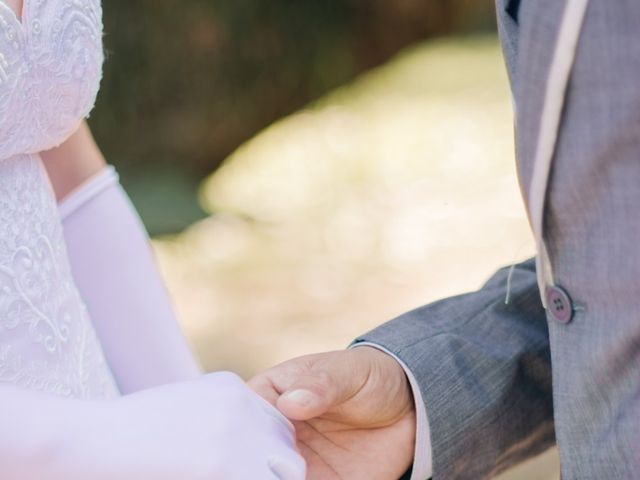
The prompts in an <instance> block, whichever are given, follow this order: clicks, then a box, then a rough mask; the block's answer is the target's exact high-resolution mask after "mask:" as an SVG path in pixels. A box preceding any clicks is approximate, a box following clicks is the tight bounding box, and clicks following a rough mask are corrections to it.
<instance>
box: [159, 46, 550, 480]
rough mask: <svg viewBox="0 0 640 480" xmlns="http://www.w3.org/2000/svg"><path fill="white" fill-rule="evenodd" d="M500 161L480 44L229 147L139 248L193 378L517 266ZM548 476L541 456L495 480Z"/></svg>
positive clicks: (527, 244)
mask: <svg viewBox="0 0 640 480" xmlns="http://www.w3.org/2000/svg"><path fill="white" fill-rule="evenodd" d="M470 72H471V73H472V74H470ZM513 150H514V145H513V118H512V108H511V98H510V95H509V87H508V84H507V78H506V72H505V68H504V63H503V60H502V56H501V54H500V49H499V45H498V42H497V39H496V38H495V37H494V36H474V37H467V38H465V39H460V38H452V39H443V40H438V41H435V42H433V41H429V42H423V43H420V44H418V45H416V46H414V47H411V48H409V49H406V50H404V51H403V52H402V53H401V54H399V55H397V56H396V57H395V58H394V59H393V60H392V61H389V62H387V63H386V64H385V65H383V66H381V67H379V68H376V69H373V70H371V71H369V72H367V73H366V74H364V75H360V76H359V77H358V78H357V79H356V80H354V81H352V82H350V83H349V84H348V85H345V86H343V87H341V88H338V89H335V90H333V91H332V92H330V93H329V94H327V95H324V96H323V97H322V98H320V99H318V100H317V101H315V102H313V103H311V104H309V105H307V106H306V107H305V108H304V109H302V110H300V111H297V112H296V113H295V114H293V115H289V116H287V117H286V118H284V119H282V120H281V121H278V122H275V123H274V124H273V125H271V126H270V127H269V128H267V129H266V130H264V131H262V132H261V133H260V134H259V135H257V136H255V137H254V138H253V139H252V140H251V141H248V142H246V143H244V144H243V146H242V147H241V148H239V149H237V150H236V151H235V153H234V154H233V155H231V156H230V157H229V158H228V159H227V161H226V162H225V164H224V166H223V167H222V168H220V169H219V170H217V171H216V172H215V173H214V174H212V175H211V176H210V177H209V178H208V180H207V181H206V182H204V184H203V187H202V189H201V197H202V202H203V204H204V205H205V207H206V209H207V210H208V211H209V212H210V213H211V215H210V216H209V217H208V218H206V219H204V220H202V221H200V222H197V223H196V224H194V225H193V226H191V227H190V228H188V229H187V230H185V231H184V232H183V233H181V234H180V235H177V236H174V237H164V238H162V239H156V240H155V241H154V244H155V247H156V252H157V255H158V259H159V261H160V265H161V267H162V270H163V273H164V275H165V278H166V280H167V284H168V287H169V289H170V291H171V293H172V296H173V298H174V300H175V305H176V307H177V311H178V312H179V314H180V317H181V319H182V322H183V326H184V327H185V331H186V332H187V334H188V336H189V338H190V339H191V341H192V343H193V345H194V347H195V349H196V351H197V352H198V354H199V356H200V358H201V360H202V361H203V364H204V365H205V367H206V368H207V369H208V370H217V369H230V370H233V371H236V372H238V373H240V374H242V375H243V376H245V377H249V376H251V375H252V374H254V373H256V372H258V371H261V370H264V369H265V368H268V367H270V366H271V365H273V364H275V363H278V362H280V361H283V360H286V359H288V358H292V357H294V356H297V355H303V354H308V353H313V352H317V351H326V350H332V349H341V348H344V347H345V346H346V345H348V344H349V342H350V341H351V340H352V339H353V338H355V337H356V336H358V335H360V334H362V333H363V332H365V331H367V330H369V329H371V328H373V327H375V326H376V325H378V324H380V323H382V322H384V321H386V320H388V319H390V318H392V317H394V316H395V315H398V314H400V313H402V312H406V311H408V310H409V309H411V308H414V307H416V306H418V305H423V304H425V303H428V302H430V301H434V300H436V299H439V298H442V297H445V296H449V295H454V294H456V293H461V292H465V291H470V290H473V289H475V288H477V287H478V286H479V285H481V284H482V283H483V281H484V280H486V278H487V277H488V276H489V275H490V274H491V273H492V272H493V271H495V269H496V268H498V267H499V266H503V265H505V264H509V263H513V262H515V261H518V260H520V259H522V258H524V257H527V256H530V255H531V254H532V253H533V250H534V246H533V242H532V239H531V234H530V229H529V226H528V222H527V219H526V215H525V213H524V209H523V205H522V200H521V198H520V193H519V190H518V183H517V181H516V178H515V162H514V158H513V157H514V155H513ZM505 294H506V292H505ZM557 478H558V455H557V452H556V451H555V450H552V451H550V452H548V453H547V454H545V455H543V456H542V457H541V458H539V459H536V460H533V461H531V462H528V463H527V464H525V465H523V466H521V467H519V468H518V469H516V470H513V471H511V472H508V473H505V474H504V475H502V476H500V477H499V478H498V479H496V480H553V479H557Z"/></svg>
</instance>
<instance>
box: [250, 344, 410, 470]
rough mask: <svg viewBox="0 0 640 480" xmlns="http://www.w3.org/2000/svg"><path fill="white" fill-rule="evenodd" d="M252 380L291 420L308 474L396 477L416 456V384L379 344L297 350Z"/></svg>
mask: <svg viewBox="0 0 640 480" xmlns="http://www.w3.org/2000/svg"><path fill="white" fill-rule="evenodd" d="M249 385H250V386H251V387H252V388H253V389H254V390H255V391H256V392H258V393H259V394H260V395H262V396H263V397H264V398H265V399H266V400H268V401H269V402H270V403H272V404H273V405H276V406H277V407H278V409H279V410H280V411H281V412H282V413H283V414H284V415H286V416H287V417H288V418H290V419H291V420H294V424H295V427H296V432H297V441H298V447H299V448H300V451H301V453H302V455H303V457H304V458H305V460H306V461H307V468H308V473H307V478H308V479H309V480H388V479H397V478H399V477H401V476H402V474H404V473H405V471H406V470H407V469H408V468H409V467H410V465H411V463H412V460H413V455H414V445H415V429H416V420H415V407H414V404H413V396H412V393H411V388H410V386H409V382H408V379H407V378H406V376H405V373H404V371H403V369H402V367H401V366H400V364H398V362H397V361H396V360H395V359H393V358H392V357H391V356H389V355H387V354H386V353H384V352H381V351H380V350H377V349H375V348H371V347H358V348H354V349H352V350H346V351H338V352H329V353H321V354H317V355H309V356H304V357H300V358H296V359H294V360H290V361H288V362H285V363H283V364H281V365H278V366H276V367H274V368H272V369H270V370H268V371H266V372H264V373H262V374H260V375H258V376H256V377H255V378H253V379H252V380H251V381H250V382H249Z"/></svg>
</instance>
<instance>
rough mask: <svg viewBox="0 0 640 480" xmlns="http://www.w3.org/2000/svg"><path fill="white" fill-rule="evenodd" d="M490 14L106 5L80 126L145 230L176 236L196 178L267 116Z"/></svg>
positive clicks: (254, 3) (460, 0) (263, 5)
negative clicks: (98, 64) (101, 63)
mask: <svg viewBox="0 0 640 480" xmlns="http://www.w3.org/2000/svg"><path fill="white" fill-rule="evenodd" d="M494 16H495V13H494V6H493V0H429V1H426V0H268V1H266V0H263V1H260V0H139V1H137V2H131V1H129V0H111V1H109V2H105V4H104V22H105V48H106V50H107V62H106V64H105V73H104V80H103V84H102V89H101V93H100V97H99V100H98V104H97V107H96V110H95V111H94V113H93V115H92V117H91V126H92V128H93V130H94V133H95V135H96V137H97V139H98V142H99V143H100V145H101V147H102V148H103V150H104V152H105V154H106V156H107V158H108V160H109V161H110V162H111V163H113V164H115V165H116V166H117V167H118V169H119V170H120V171H121V173H123V175H122V177H123V180H124V183H125V186H126V187H128V189H129V190H130V192H131V194H132V197H133V198H134V201H135V203H136V204H137V205H138V208H139V209H140V210H141V212H142V214H143V217H144V218H145V222H146V223H147V226H148V227H149V228H150V229H151V231H152V233H168V232H173V231H177V230H180V229H182V228H183V227H184V226H186V225H188V224H189V223H190V222H192V221H194V220H196V219H197V218H199V215H200V213H199V211H198V207H197V202H196V201H195V196H194V194H193V191H194V190H195V186H196V185H197V184H198V182H199V180H200V179H202V178H203V177H204V176H205V175H207V174H209V173H211V172H212V171H214V170H215V169H216V168H217V167H218V166H219V165H220V163H221V162H222V161H223V160H224V159H225V158H226V157H227V156H228V155H229V154H230V153H231V152H233V151H234V150H235V149H236V148H237V147H238V146H239V145H240V144H241V143H243V142H244V141H246V140H247V139H249V138H251V137H252V136H253V135H255V134H256V133H257V132H258V131H260V130H262V129H263V128H265V127H266V126H268V125H269V124H271V123H272V122H273V121H274V120H276V119H279V118H281V117H283V116H285V115H287V114H290V113H292V112H294V111H296V110H298V109H299V108H301V107H302V106H304V105H306V104H308V103H309V102H311V101H313V100H314V99H316V98H318V97H319V96H320V95H322V94H324V93H326V92H327V91H330V90H332V89H334V88H335V87H337V86H340V85H343V84H345V83H347V82H349V81H350V80H352V79H353V78H355V77H356V76H357V75H358V74H360V73H362V72H364V71H367V70H369V69H371V68H372V67H375V66H378V65H380V64H382V63H384V62H385V61H386V60H388V59H389V58H390V57H392V56H393V55H394V54H395V53H397V52H398V51H399V50H400V49H402V48H404V47H406V46H408V45H411V44H413V43H415V42H417V41H420V40H423V39H425V38H429V37H434V36H439V35H444V34H451V33H467V32H477V31H484V30H491V29H493V28H494ZM150 176H153V178H154V180H153V181H152V182H151V183H150V182H149V178H150ZM141 185H143V186H141ZM189 192H191V194H190V193H189ZM165 202H166V204H165Z"/></svg>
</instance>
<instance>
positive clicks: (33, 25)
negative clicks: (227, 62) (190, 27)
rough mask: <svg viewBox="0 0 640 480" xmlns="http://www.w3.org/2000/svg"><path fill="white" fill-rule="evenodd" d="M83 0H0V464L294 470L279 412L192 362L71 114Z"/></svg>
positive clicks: (50, 469) (90, 70) (48, 479)
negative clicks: (208, 373)
mask: <svg viewBox="0 0 640 480" xmlns="http://www.w3.org/2000/svg"><path fill="white" fill-rule="evenodd" d="M101 15H102V11H101V5H100V1H99V0H0V469H1V470H0V471H1V473H0V476H1V478H2V479H3V480H13V479H16V480H17V479H19V480H32V479H34V480H35V479H38V480H62V479H64V480H75V479H78V480H79V479H83V480H84V479H89V480H92V479H105V480H106V479H109V480H113V479H138V478H153V479H156V480H157V479H167V480H169V479H185V480H189V479H224V480H233V479H278V478H281V479H282V478H286V479H292V480H296V479H302V478H304V463H303V462H302V460H301V459H300V457H299V456H298V454H297V452H296V451H295V447H294V446H293V433H292V429H291V426H290V425H289V424H288V423H287V422H286V421H285V420H283V417H281V416H280V415H279V414H278V413H277V412H276V410H275V409H273V408H272V407H271V406H270V405H268V404H266V402H264V401H263V400H262V399H260V398H259V397H257V396H256V395H254V394H253V393H252V392H251V391H250V390H249V389H248V388H247V387H246V386H245V384H244V382H242V381H241V380H240V379H238V378H237V377H236V376H234V375H233V374H229V373H217V374H210V375H202V374H201V372H200V369H199V367H198V365H197V363H196V361H195V360H194V357H193V355H192V354H191V352H190V350H189V348H188V346H187V344H186V342H185V340H184V338H183V336H182V334H181V332H180V330H179V328H178V327H177V324H176V322H175V319H174V316H173V313H172V310H171V305H170V302H169V300H168V298H167V295H166V292H165V291H164V288H163V286H162V282H161V281H160V279H159V276H158V273H157V271H156V269H155V266H154V263H153V258H152V255H151V253H150V249H149V245H148V241H147V237H146V235H145V233H144V230H143V229H142V226H141V224H140V222H139V220H138V218H137V216H136V214H135V212H134V211H133V209H132V207H131V204H130V203H129V201H128V199H127V197H126V195H125V193H124V191H123V190H122V188H121V187H120V185H119V183H118V179H117V175H116V174H115V172H114V170H113V169H112V168H111V167H107V166H106V164H105V161H104V159H103V157H102V155H101V153H100V151H99V150H98V148H97V147H96V145H95V143H94V142H93V139H92V137H91V134H90V131H89V128H88V126H87V124H86V123H85V122H84V120H83V119H84V117H86V116H87V115H88V114H89V112H90V111H91V109H92V107H93V104H94V101H95V97H96V93H97V91H98V86H99V82H100V78H101V75H102V62H103V50H102V18H101Z"/></svg>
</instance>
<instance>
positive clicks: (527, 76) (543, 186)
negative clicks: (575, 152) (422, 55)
mask: <svg viewBox="0 0 640 480" xmlns="http://www.w3.org/2000/svg"><path fill="white" fill-rule="evenodd" d="M587 5H588V0H537V1H525V2H523V4H522V6H521V11H520V15H519V20H520V33H519V50H520V54H519V60H518V67H517V69H516V72H515V75H516V81H515V92H516V93H515V104H516V126H517V128H516V130H517V148H518V167H519V174H520V181H521V185H522V186H523V188H524V192H523V194H524V196H525V199H526V200H527V207H528V212H529V218H530V221H531V226H532V229H533V233H534V236H535V237H536V243H537V247H538V260H539V264H538V275H539V282H540V288H541V290H542V291H543V292H542V293H544V287H545V285H546V286H548V285H550V284H553V273H552V271H551V265H550V262H549V259H548V256H547V253H546V249H545V246H544V241H543V223H544V222H543V215H544V206H545V205H544V204H545V199H546V192H547V185H548V182H549V178H550V174H551V165H552V160H553V157H554V153H555V146H556V141H557V136H558V133H559V130H560V126H561V117H562V110H563V107H564V102H565V97H566V91H567V87H568V84H569V78H570V74H571V68H572V66H573V61H574V58H575V51H576V48H577V43H578V41H579V36H580V31H581V27H582V23H583V20H584V15H585V11H586V7H587Z"/></svg>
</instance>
